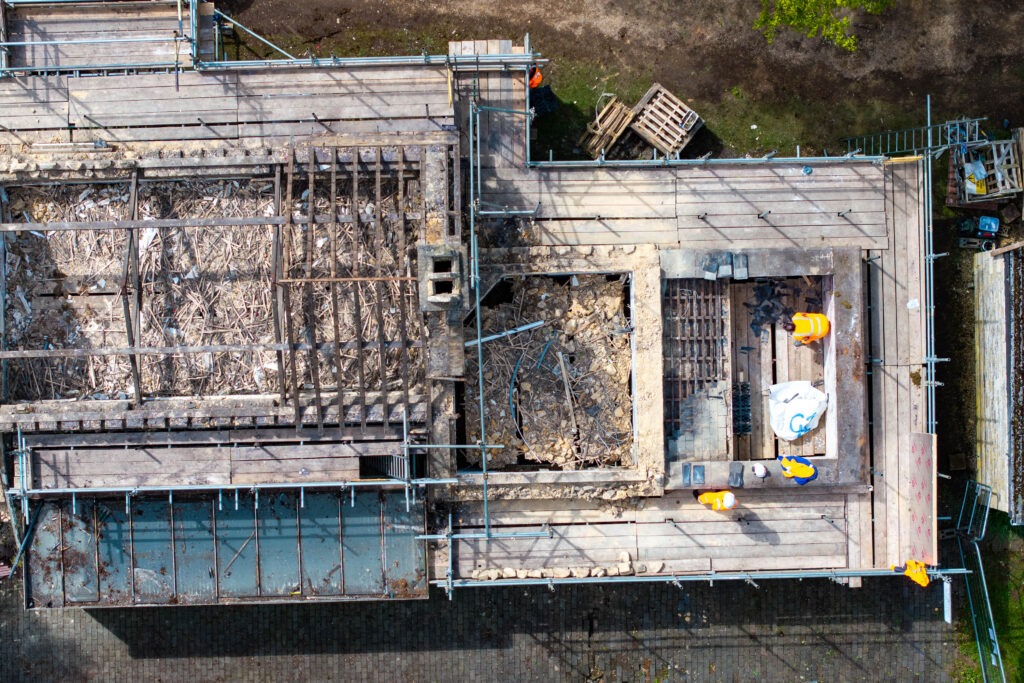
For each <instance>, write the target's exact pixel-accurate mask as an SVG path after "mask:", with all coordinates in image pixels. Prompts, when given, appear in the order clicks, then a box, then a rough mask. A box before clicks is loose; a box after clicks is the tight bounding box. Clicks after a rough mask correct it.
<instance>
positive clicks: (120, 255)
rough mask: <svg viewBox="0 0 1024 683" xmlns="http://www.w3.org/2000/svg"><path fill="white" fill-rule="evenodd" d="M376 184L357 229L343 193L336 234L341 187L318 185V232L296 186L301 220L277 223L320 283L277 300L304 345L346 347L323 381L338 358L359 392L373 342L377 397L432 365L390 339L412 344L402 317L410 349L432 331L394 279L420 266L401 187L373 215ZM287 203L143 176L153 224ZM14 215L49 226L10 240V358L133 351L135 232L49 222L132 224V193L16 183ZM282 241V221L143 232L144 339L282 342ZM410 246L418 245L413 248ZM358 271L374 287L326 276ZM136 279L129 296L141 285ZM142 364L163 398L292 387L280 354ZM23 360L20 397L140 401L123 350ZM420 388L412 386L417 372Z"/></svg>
mask: <svg viewBox="0 0 1024 683" xmlns="http://www.w3.org/2000/svg"><path fill="white" fill-rule="evenodd" d="M373 180H374V179H372V178H371V179H369V180H366V181H364V182H361V183H360V188H359V192H358V194H359V196H360V199H358V200H357V201H358V203H357V206H356V213H357V216H358V222H353V221H352V220H351V219H350V216H351V214H352V211H351V205H352V196H351V195H352V192H351V187H342V186H340V185H339V188H338V189H337V190H336V192H335V197H334V198H333V201H334V211H333V213H334V215H335V216H337V217H338V219H339V220H338V221H337V222H336V223H333V224H332V221H331V218H330V217H331V215H332V207H331V202H332V197H331V196H330V191H329V188H328V187H327V183H324V182H322V181H320V182H318V184H317V185H316V186H315V188H314V196H313V211H312V213H313V214H314V215H315V216H316V219H317V223H318V224H317V225H316V226H315V227H314V228H313V229H312V230H311V229H310V228H309V226H308V224H306V220H308V217H309V215H310V213H311V212H310V206H309V201H310V197H309V190H308V187H307V186H305V183H296V186H295V187H294V188H293V199H292V203H291V206H290V210H291V215H292V216H293V218H294V219H295V220H296V224H295V225H291V226H282V227H281V228H280V230H281V236H282V246H281V254H280V256H281V262H282V275H283V278H284V279H285V280H302V279H307V280H308V279H312V280H314V281H313V282H310V283H308V284H307V283H298V282H292V283H290V284H288V285H287V293H286V294H285V295H283V297H282V300H281V302H280V303H281V305H282V309H281V319H282V321H285V322H286V323H287V324H294V327H293V328H292V329H291V335H292V338H293V339H294V341H295V342H296V343H310V342H311V341H312V342H314V343H318V344H328V345H331V344H332V343H333V342H334V341H335V340H340V341H341V342H342V344H341V348H340V349H338V352H337V353H335V350H334V348H333V346H328V347H327V348H325V349H324V350H322V351H321V352H320V353H319V354H318V356H317V357H318V360H319V363H320V367H319V368H318V369H319V372H320V377H321V381H322V383H323V385H324V386H334V385H335V384H336V382H335V381H334V377H335V375H336V372H337V371H338V364H339V363H338V362H339V360H340V364H341V368H340V373H339V374H340V375H341V377H342V378H343V379H344V378H350V379H351V380H352V383H353V384H354V383H355V378H356V377H357V376H359V375H360V372H359V369H358V368H357V364H358V362H359V355H358V353H357V349H356V348H355V344H354V342H355V341H356V340H358V339H362V340H364V342H365V343H366V344H365V346H366V348H365V349H364V350H363V354H362V372H361V377H362V380H363V383H364V385H365V386H367V387H382V388H386V389H389V390H394V389H399V388H400V384H401V377H402V375H401V373H402V372H403V362H407V363H408V367H409V368H412V369H413V371H414V372H415V371H416V370H417V369H418V368H420V367H421V365H422V364H421V363H419V362H417V361H416V359H415V355H416V354H417V353H419V350H418V349H410V350H408V351H407V353H408V354H409V356H410V357H409V358H408V359H407V360H406V361H403V358H402V350H401V349H399V348H387V347H386V346H385V345H382V344H379V343H377V342H378V341H379V340H382V339H383V340H386V341H398V340H399V339H400V338H401V336H402V335H401V333H400V332H401V331H400V329H399V327H400V325H401V324H402V321H401V318H402V316H401V315H400V314H399V310H400V308H404V311H405V313H406V316H405V317H406V321H405V337H406V339H407V340H408V341H410V342H411V343H415V342H416V341H417V340H419V339H420V338H421V336H422V333H421V330H420V326H419V324H418V323H417V321H416V316H415V313H414V312H415V311H417V305H416V301H415V283H414V282H410V281H408V280H406V281H398V280H389V279H388V278H395V277H399V276H405V275H411V274H412V272H413V269H412V266H411V265H410V266H409V267H408V268H407V267H406V264H405V263H404V259H403V258H402V255H401V254H400V251H401V250H400V249H399V246H400V244H401V236H400V235H399V230H400V229H401V225H402V223H401V221H400V216H399V207H398V201H397V182H396V181H391V182H390V184H389V183H385V184H384V187H383V189H382V198H383V199H382V201H381V202H380V206H375V205H374V202H373V201H370V200H366V199H363V198H362V197H366V196H371V197H372V196H374V194H375V193H374V187H373ZM364 184H365V185H367V186H366V187H363V185H364ZM392 185H393V187H392ZM274 197H275V188H274V184H273V183H272V182H269V181H267V180H251V181H244V180H242V181H239V180H223V181H221V180H218V181H213V180H194V181H174V182H170V181H168V182H146V183H142V184H140V186H139V190H138V207H137V212H138V217H139V218H140V219H142V220H145V219H186V218H195V219H211V218H212V219H216V218H233V217H253V216H267V217H270V216H273V215H275V208H274ZM10 210H11V215H12V217H13V219H14V220H15V221H16V222H25V223H33V224H39V225H38V230H30V231H24V232H19V233H8V234H7V235H6V246H7V252H6V266H7V280H6V282H7V291H6V295H7V306H6V316H7V343H8V346H9V348H15V349H17V348H24V349H46V348H80V349H85V348H126V347H128V346H130V344H129V342H128V336H127V330H126V325H125V311H124V302H123V300H122V299H123V297H122V296H121V294H122V292H123V291H125V290H124V289H122V286H123V285H122V283H123V282H124V281H125V280H124V279H125V274H124V268H125V258H126V252H127V245H128V234H127V231H126V230H47V225H46V224H48V223H53V222H71V221H112V220H126V219H129V218H131V216H130V215H129V213H130V197H129V185H128V184H127V183H119V184H103V185H100V184H96V185H88V186H72V185H63V186H56V187H19V188H11V190H10ZM285 210H286V211H287V210H288V209H287V208H286V209H285ZM378 217H379V218H380V221H379V225H378V223H377V218H378ZM407 229H408V228H407ZM273 233H274V228H273V227H272V226H269V225H267V226H262V225H260V226H251V225H249V226H234V227H231V226H227V227H216V228H210V227H176V228H160V229H158V228H141V229H138V230H137V231H136V236H137V239H138V254H139V273H140V285H141V287H140V289H141V301H142V305H141V308H140V320H139V339H137V340H136V344H137V345H138V346H141V347H171V346H192V347H204V346H217V345H224V344H233V345H253V346H257V345H269V344H273V343H275V341H276V335H275V331H274V319H273V302H272V299H273V297H274V287H273V267H274V255H273ZM413 242H414V240H413V239H412V238H411V237H408V236H407V240H406V243H407V244H412V243H413ZM352 277H367V278H369V280H368V281H364V282H354V281H346V282H335V283H332V282H329V280H331V279H338V278H342V279H345V278H352ZM126 284H127V290H128V291H129V292H131V290H132V284H131V280H130V279H129V280H128V281H127V283H126ZM356 299H358V301H359V307H358V310H359V311H360V313H361V315H360V316H359V318H358V319H357V318H356V316H355V310H356V307H355V305H354V304H355V300H356ZM335 312H337V320H335ZM305 321H313V323H314V329H312V330H309V329H306V327H305ZM357 326H358V327H359V328H360V329H359V330H357V329H356V328H357ZM381 354H383V358H382V357H381ZM309 363H310V359H309V354H308V353H304V352H300V353H296V354H295V364H296V370H297V373H298V376H299V378H300V379H299V382H300V386H307V385H309V384H310V382H311V368H310V366H309ZM140 365H141V370H142V377H143V387H144V391H145V392H146V393H147V394H151V395H163V396H195V395H205V396H210V395H227V394H243V393H276V392H277V391H278V390H279V389H278V386H277V384H278V358H277V352H276V351H273V350H267V349H252V350H244V351H231V352H223V351H216V352H214V351H209V352H203V351H200V352H197V353H189V354H177V355H173V356H171V355H162V354H160V355H143V356H141V362H140ZM10 366H11V372H12V377H13V381H12V384H11V389H12V396H13V397H14V398H15V399H16V400H39V399H57V398H98V399H106V398H122V399H124V398H128V397H130V396H132V395H133V392H134V385H133V383H132V381H131V371H130V363H129V358H128V357H127V356H124V355H117V356H115V355H108V356H103V357H93V358H68V359H47V360H43V359H35V360H31V361H17V362H12V363H11V364H10ZM285 370H290V367H288V368H285ZM382 372H383V375H384V376H383V378H382V377H381V375H382ZM408 379H409V381H410V384H411V385H413V386H414V385H415V383H416V381H417V379H418V378H417V377H411V378H408ZM342 388H343V389H344V388H345V387H344V386H343V387H342Z"/></svg>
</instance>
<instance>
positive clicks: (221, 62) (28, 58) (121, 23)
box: [0, 0, 542, 78]
mask: <svg viewBox="0 0 1024 683" xmlns="http://www.w3.org/2000/svg"><path fill="white" fill-rule="evenodd" d="M90 6H92V7H100V8H101V9H105V10H108V11H111V12H115V14H114V15H113V16H112V18H111V19H110V28H109V30H108V31H103V32H98V33H96V34H94V35H88V36H87V37H77V36H79V35H80V34H79V33H78V29H76V28H75V27H73V26H72V27H70V28H68V29H65V30H64V31H63V32H62V31H61V30H60V29H58V30H48V29H47V28H46V19H47V12H49V11H51V10H53V9H55V8H56V9H59V10H60V14H57V15H56V16H55V17H52V19H53V21H66V20H67V16H61V15H62V14H63V15H67V13H68V12H71V11H74V10H79V9H82V10H86V9H91V7H90ZM121 8H130V9H132V10H133V11H135V14H134V15H131V16H128V15H122V16H120V17H119V16H117V14H116V12H117V11H118V10H119V9H121ZM33 12H34V13H36V15H37V16H36V17H33ZM40 13H42V14H40ZM22 15H24V18H22ZM126 29H127V30H128V32H130V33H135V34H138V35H131V36H129V37H117V36H121V34H122V32H124V31H125V30H126ZM239 33H241V34H244V35H245V36H246V37H247V38H249V39H251V40H253V41H255V42H256V43H258V44H259V45H261V46H263V47H265V48H267V49H268V50H269V51H270V53H271V54H272V55H275V56H273V57H267V58H256V59H234V60H232V59H227V55H226V49H225V46H224V40H225V36H226V35H236V36H237V35H238V34H239ZM51 36H55V37H51ZM113 47H117V48H120V49H119V50H118V51H117V55H118V56H119V57H120V58H119V59H117V60H108V59H100V60H97V59H96V55H97V54H104V53H106V52H109V51H110V48H113ZM97 48H103V49H97ZM147 53H151V55H156V56H157V57H158V58H157V59H153V58H150V57H147V56H146V55H147ZM538 60H539V56H537V55H533V54H531V53H530V52H529V51H527V52H526V53H525V54H504V55H499V54H491V55H465V56H463V55H429V54H427V53H426V52H424V53H422V54H419V55H409V56H395V57H338V56H336V55H334V54H333V53H332V54H331V55H330V56H327V57H323V56H318V55H316V54H314V53H313V52H312V51H307V52H306V53H305V54H304V55H301V56H296V55H293V54H291V53H290V52H288V51H287V50H285V49H284V48H282V47H280V46H278V45H276V44H275V43H273V42H271V41H269V40H267V39H266V38H264V37H262V36H260V35H259V34H258V33H256V32H255V31H253V30H251V29H249V28H248V27H246V26H245V25H244V24H242V23H241V22H239V21H238V20H237V19H234V18H232V17H230V16H229V15H227V14H226V13H224V12H222V11H220V10H218V9H215V7H214V3H212V2H207V1H206V0H158V1H157V2H146V3H139V2H131V1H127V2H125V1H122V2H115V3H110V2H108V0H3V1H2V2H0V78H2V77H11V76H17V75H54V74H70V75H83V74H91V73H141V72H161V71H163V72H179V71H184V70H195V71H223V70H231V69H250V68H254V67H258V68H287V67H303V68H352V67H367V66H418V65H419V66H422V65H426V66H443V67H447V68H448V69H449V70H451V71H452V72H457V71H466V70H472V71H481V70H483V71H489V70H498V71H504V70H507V69H510V68H514V69H522V68H526V69H528V68H529V67H530V66H532V65H534V64H536V63H537V62H538ZM540 61H542V60H540Z"/></svg>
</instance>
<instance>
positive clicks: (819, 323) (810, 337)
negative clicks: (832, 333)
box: [793, 313, 829, 346]
mask: <svg viewBox="0 0 1024 683" xmlns="http://www.w3.org/2000/svg"><path fill="white" fill-rule="evenodd" d="M828 329H829V324H828V318H826V317H825V316H824V315H822V314H821V313H794V314H793V338H794V339H796V340H797V342H799V344H797V345H798V346H799V345H800V344H810V343H811V342H816V341H818V340H819V339H824V338H825V337H826V336H827V335H828Z"/></svg>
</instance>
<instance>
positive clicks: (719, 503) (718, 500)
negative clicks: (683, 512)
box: [697, 491, 736, 510]
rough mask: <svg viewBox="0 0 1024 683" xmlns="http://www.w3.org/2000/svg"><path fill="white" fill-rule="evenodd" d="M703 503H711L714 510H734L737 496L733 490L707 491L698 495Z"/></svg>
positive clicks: (698, 500) (698, 498)
mask: <svg viewBox="0 0 1024 683" xmlns="http://www.w3.org/2000/svg"><path fill="white" fill-rule="evenodd" d="M697 502H699V503H700V504H701V505H709V506H711V509H712V510H732V509H733V508H734V507H736V496H735V495H734V494H733V492H732V491H705V492H704V493H702V494H700V495H699V496H697Z"/></svg>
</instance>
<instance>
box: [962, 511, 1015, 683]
mask: <svg viewBox="0 0 1024 683" xmlns="http://www.w3.org/2000/svg"><path fill="white" fill-rule="evenodd" d="M982 559H983V561H984V562H985V580H986V581H987V582H988V592H989V600H990V601H991V603H992V617H993V620H994V621H995V626H996V635H997V636H998V638H999V647H1000V649H1001V650H1002V654H1003V665H1004V666H1005V667H1006V680H1008V681H1019V680H1021V677H1022V676H1024V529H1022V528H1021V527H1013V526H1010V518H1009V516H1008V515H1007V514H1006V513H1003V512H997V511H995V510H993V511H992V514H991V516H990V517H989V522H988V532H987V534H986V538H985V542H984V547H983V548H982ZM969 628H970V626H969V625H968V629H969ZM973 641H974V635H973V633H972V634H971V642H972V645H973Z"/></svg>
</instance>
